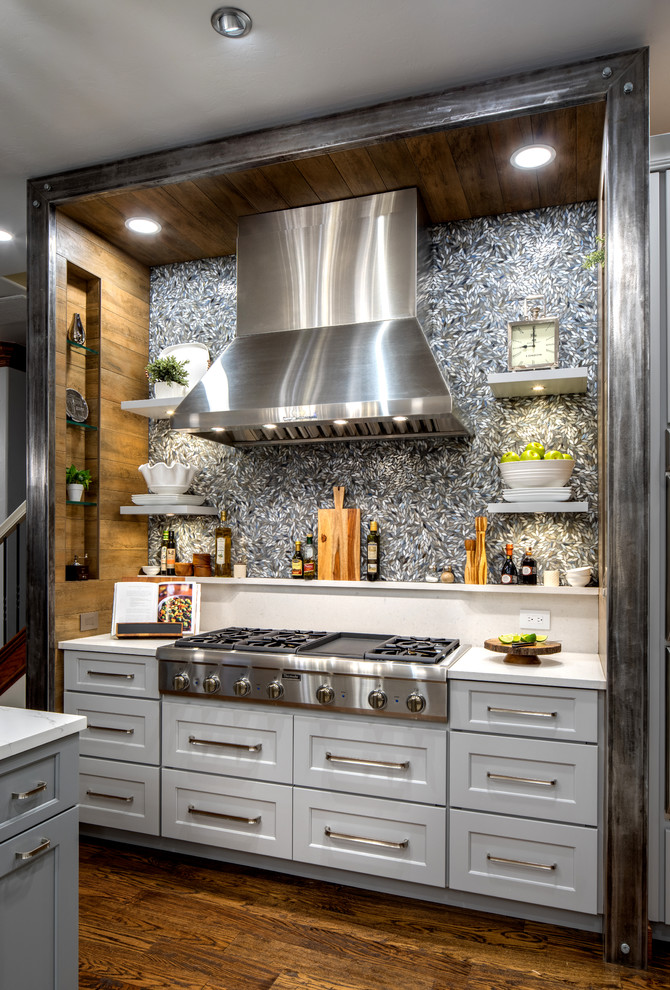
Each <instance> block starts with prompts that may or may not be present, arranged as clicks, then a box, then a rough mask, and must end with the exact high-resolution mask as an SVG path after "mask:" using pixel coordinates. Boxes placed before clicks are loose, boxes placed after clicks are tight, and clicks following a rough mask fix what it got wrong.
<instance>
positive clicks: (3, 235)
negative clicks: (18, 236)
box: [0, 229, 14, 241]
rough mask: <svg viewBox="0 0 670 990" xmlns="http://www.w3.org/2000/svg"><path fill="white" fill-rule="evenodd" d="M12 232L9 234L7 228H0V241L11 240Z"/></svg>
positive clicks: (12, 238)
mask: <svg viewBox="0 0 670 990" xmlns="http://www.w3.org/2000/svg"><path fill="white" fill-rule="evenodd" d="M13 240H14V234H10V233H9V231H8V230H2V229H0V241H13Z"/></svg>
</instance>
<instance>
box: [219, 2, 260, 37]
mask: <svg viewBox="0 0 670 990" xmlns="http://www.w3.org/2000/svg"><path fill="white" fill-rule="evenodd" d="M212 27H213V28H214V30H215V31H218V32H219V34H222V35H223V37H224V38H243V37H244V36H245V34H249V32H250V31H251V18H250V17H249V15H248V14H245V12H244V11H243V10H240V9H239V7H219V9H218V10H215V11H214V13H213V14H212Z"/></svg>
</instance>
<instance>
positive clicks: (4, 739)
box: [0, 707, 86, 760]
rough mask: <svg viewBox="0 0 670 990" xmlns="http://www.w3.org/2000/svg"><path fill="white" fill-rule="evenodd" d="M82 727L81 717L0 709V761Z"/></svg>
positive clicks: (79, 729) (26, 709)
mask: <svg viewBox="0 0 670 990" xmlns="http://www.w3.org/2000/svg"><path fill="white" fill-rule="evenodd" d="M85 728H86V719H85V718H84V716H83V715H62V714H60V713H59V712H37V711H33V709H29V708H2V707H0V760H4V759H6V758H7V757H8V756H17V755H18V754H19V753H25V752H27V751H28V750H30V749H35V748H36V747H37V746H44V744H45V743H50V742H53V741H54V740H56V739H62V738H63V737H64V736H71V735H72V734H73V733H75V732H81V730H82V729H85Z"/></svg>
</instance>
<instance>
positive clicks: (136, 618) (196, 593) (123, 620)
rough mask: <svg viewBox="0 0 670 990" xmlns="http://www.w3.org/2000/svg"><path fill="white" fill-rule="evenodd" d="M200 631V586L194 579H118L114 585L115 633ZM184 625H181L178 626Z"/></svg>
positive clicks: (141, 633)
mask: <svg viewBox="0 0 670 990" xmlns="http://www.w3.org/2000/svg"><path fill="white" fill-rule="evenodd" d="M163 623H166V624H167V626H166V629H165V632H167V631H168V630H169V633H171V634H172V635H177V636H179V635H182V634H187V633H188V634H190V633H197V632H198V631H199V628H200V585H199V584H198V583H197V582H195V581H176V580H168V579H166V580H165V581H158V582H155V583H154V582H150V581H119V582H117V583H116V584H115V585H114V606H113V610H112V636H120V635H127V636H129V635H135V636H142V635H145V636H151V635H161V634H165V632H163V633H162V632H161V625H160V624H163ZM178 627H181V628H178Z"/></svg>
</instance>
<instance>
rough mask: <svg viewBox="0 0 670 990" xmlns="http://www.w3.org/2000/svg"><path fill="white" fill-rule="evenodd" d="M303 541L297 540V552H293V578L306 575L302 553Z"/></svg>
mask: <svg viewBox="0 0 670 990" xmlns="http://www.w3.org/2000/svg"><path fill="white" fill-rule="evenodd" d="M301 546H302V543H301V542H300V540H296V541H295V553H294V554H293V559H292V560H291V577H292V578H302V577H303V576H304V566H305V561H304V558H303V555H302V550H301V549H300V547H301Z"/></svg>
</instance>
